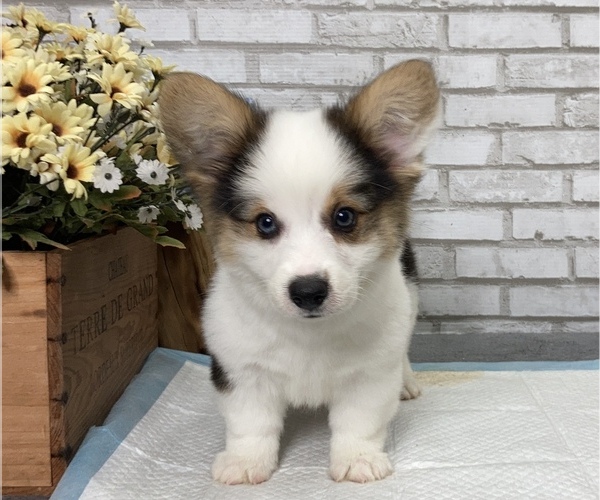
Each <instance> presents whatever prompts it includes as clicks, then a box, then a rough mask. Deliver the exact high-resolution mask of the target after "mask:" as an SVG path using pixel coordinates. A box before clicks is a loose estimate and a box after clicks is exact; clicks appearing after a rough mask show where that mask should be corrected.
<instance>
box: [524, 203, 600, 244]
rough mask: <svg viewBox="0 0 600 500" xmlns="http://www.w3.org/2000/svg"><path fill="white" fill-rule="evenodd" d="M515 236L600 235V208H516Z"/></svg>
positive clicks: (566, 237) (556, 238)
mask: <svg viewBox="0 0 600 500" xmlns="http://www.w3.org/2000/svg"><path fill="white" fill-rule="evenodd" d="M513 236H514V237H515V238H516V239H518V240H524V239H534V238H535V239H540V240H564V239H582V240H584V239H594V240H597V239H598V210H597V209H593V208H585V209H584V208H582V209H562V210H556V209H527V208H523V209H515V210H513Z"/></svg>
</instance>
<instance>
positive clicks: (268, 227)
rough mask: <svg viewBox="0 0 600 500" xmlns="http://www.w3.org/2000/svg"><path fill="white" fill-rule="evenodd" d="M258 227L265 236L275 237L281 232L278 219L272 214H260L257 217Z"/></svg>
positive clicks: (259, 231)
mask: <svg viewBox="0 0 600 500" xmlns="http://www.w3.org/2000/svg"><path fill="white" fill-rule="evenodd" d="M256 229H257V230H258V233H259V234H260V235H261V236H262V237H263V238H273V237H274V236H276V235H277V233H278V232H279V226H278V225H277V221H276V220H275V217H274V216H273V215H271V214H260V215H259V216H258V217H257V218H256Z"/></svg>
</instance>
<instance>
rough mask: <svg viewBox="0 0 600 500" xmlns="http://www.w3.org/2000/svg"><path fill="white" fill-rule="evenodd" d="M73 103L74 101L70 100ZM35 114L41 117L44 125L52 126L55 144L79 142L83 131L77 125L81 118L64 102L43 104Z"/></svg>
mask: <svg viewBox="0 0 600 500" xmlns="http://www.w3.org/2000/svg"><path fill="white" fill-rule="evenodd" d="M71 101H72V102H75V100H74V99H72V100H71ZM35 112H36V113H37V114H38V115H39V116H41V117H42V118H43V119H44V120H45V121H46V123H49V124H51V125H52V134H54V136H55V137H56V142H57V143H58V144H59V145H63V144H64V143H65V142H66V141H68V140H70V141H75V142H81V141H82V140H83V137H82V136H81V135H82V134H83V133H84V132H85V129H84V128H83V127H81V126H80V125H79V123H80V122H81V118H79V117H78V116H76V115H74V114H73V113H72V112H71V109H69V107H68V106H67V105H66V104H65V103H64V102H60V101H58V102H55V103H50V104H49V103H43V104H42V105H41V106H40V107H38V108H37V109H36V110H35Z"/></svg>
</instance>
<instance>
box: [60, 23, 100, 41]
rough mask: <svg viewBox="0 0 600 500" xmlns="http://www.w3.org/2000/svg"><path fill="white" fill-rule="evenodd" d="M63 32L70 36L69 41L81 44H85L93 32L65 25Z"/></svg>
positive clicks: (80, 27)
mask: <svg viewBox="0 0 600 500" xmlns="http://www.w3.org/2000/svg"><path fill="white" fill-rule="evenodd" d="M63 32H64V33H65V34H66V35H67V36H68V39H69V40H73V41H74V42H77V43H80V42H83V41H84V40H85V39H86V38H87V36H88V35H89V34H90V33H93V31H92V30H90V29H88V28H84V27H82V26H74V25H72V24H65V25H63Z"/></svg>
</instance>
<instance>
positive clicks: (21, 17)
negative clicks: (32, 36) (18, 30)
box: [2, 3, 28, 27]
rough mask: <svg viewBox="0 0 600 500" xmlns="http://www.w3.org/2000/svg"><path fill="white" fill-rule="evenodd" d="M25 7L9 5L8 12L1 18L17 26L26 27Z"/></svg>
mask: <svg viewBox="0 0 600 500" xmlns="http://www.w3.org/2000/svg"><path fill="white" fill-rule="evenodd" d="M25 13H26V11H25V5H23V4H22V3H20V4H19V5H9V6H8V12H3V13H2V17H5V18H6V19H9V20H11V21H12V22H13V23H15V24H16V25H17V26H22V27H27V24H28V22H27V19H25Z"/></svg>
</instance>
